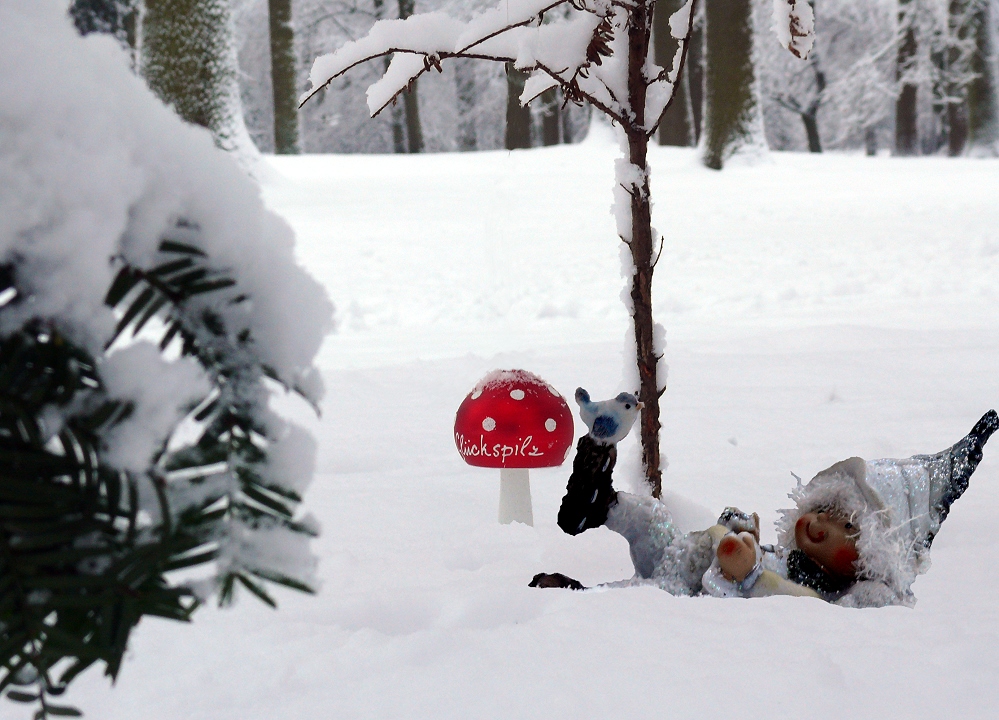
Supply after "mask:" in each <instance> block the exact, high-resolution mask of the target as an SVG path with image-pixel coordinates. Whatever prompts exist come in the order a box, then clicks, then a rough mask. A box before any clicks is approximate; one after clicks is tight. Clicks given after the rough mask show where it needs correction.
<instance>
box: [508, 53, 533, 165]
mask: <svg viewBox="0 0 999 720" xmlns="http://www.w3.org/2000/svg"><path fill="white" fill-rule="evenodd" d="M525 83H527V73H524V72H521V71H520V70H518V69H517V68H515V67H514V65H513V63H512V62H508V63H507V64H506V132H505V133H504V136H503V137H504V143H503V145H504V147H505V148H506V149H507V150H522V149H525V148H529V147H531V110H530V108H528V107H527V106H526V105H524V104H522V103H521V102H520V96H521V95H523V94H524V85H525Z"/></svg>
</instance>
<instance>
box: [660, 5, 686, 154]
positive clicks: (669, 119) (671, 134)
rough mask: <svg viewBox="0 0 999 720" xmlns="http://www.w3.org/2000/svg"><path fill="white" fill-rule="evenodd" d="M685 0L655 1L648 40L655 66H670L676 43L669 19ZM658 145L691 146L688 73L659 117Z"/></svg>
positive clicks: (681, 78)
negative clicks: (650, 33)
mask: <svg viewBox="0 0 999 720" xmlns="http://www.w3.org/2000/svg"><path fill="white" fill-rule="evenodd" d="M685 4H686V0H658V2H657V3H656V8H655V12H654V14H653V18H652V21H653V31H652V40H653V48H654V50H655V52H654V59H655V62H656V65H659V67H662V68H666V69H667V70H668V69H669V68H671V67H672V65H673V57H674V56H675V55H676V50H677V48H678V47H679V42H678V41H677V40H674V39H673V35H672V34H671V32H670V27H669V18H670V16H671V15H672V14H673V13H675V12H676V11H677V10H679V9H680V8H681V7H683V6H684V5H685ZM659 144H660V145H674V146H679V147H689V146H691V145H693V144H694V118H693V113H692V112H691V107H690V73H689V72H684V73H682V74H681V76H680V78H679V79H678V83H677V88H676V91H675V94H674V96H673V103H672V104H671V105H670V107H669V109H668V110H667V111H666V113H665V114H664V115H663V118H662V122H660V124H659Z"/></svg>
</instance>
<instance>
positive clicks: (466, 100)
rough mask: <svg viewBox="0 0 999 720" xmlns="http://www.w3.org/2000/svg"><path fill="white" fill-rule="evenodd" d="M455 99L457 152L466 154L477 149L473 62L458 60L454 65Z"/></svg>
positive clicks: (463, 59) (465, 59) (464, 59)
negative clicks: (456, 105)
mask: <svg viewBox="0 0 999 720" xmlns="http://www.w3.org/2000/svg"><path fill="white" fill-rule="evenodd" d="M454 85H455V97H456V100H457V102H458V150H460V151H461V152H468V151H470V150H475V149H476V148H477V147H478V134H477V133H476V130H475V99H476V88H475V61H474V60H469V59H467V58H458V59H457V60H455V63H454Z"/></svg>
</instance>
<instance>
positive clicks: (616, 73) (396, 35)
mask: <svg viewBox="0 0 999 720" xmlns="http://www.w3.org/2000/svg"><path fill="white" fill-rule="evenodd" d="M564 5H568V6H570V8H571V11H570V12H569V13H567V15H566V16H565V17H562V18H559V19H556V20H554V21H553V22H545V20H546V19H549V20H550V19H551V18H552V15H549V16H547V18H546V13H549V11H551V10H554V9H556V8H558V7H559V6H564ZM692 5H693V0H691V1H690V2H688V3H687V4H686V5H685V6H684V7H683V8H681V9H680V11H678V12H677V13H675V14H674V16H673V17H672V18H671V20H670V29H671V31H672V34H673V37H674V38H676V39H677V40H678V41H679V48H678V50H677V54H676V57H675V58H674V61H673V67H672V68H669V69H664V68H660V67H658V66H656V65H654V64H652V63H649V64H648V66H647V68H646V76H647V78H648V80H647V96H648V101H647V103H646V108H647V109H646V112H645V113H644V117H645V118H646V120H645V121H644V122H642V123H641V126H640V127H639V126H638V125H636V123H635V119H636V115H635V112H634V110H633V107H632V101H633V100H632V99H631V98H630V97H629V91H628V55H629V45H628V43H629V37H628V31H627V28H628V19H629V15H630V13H631V12H632V11H633V10H634V3H632V2H620V1H617V0H501V1H500V2H499V3H498V4H497V5H496V6H495V7H494V8H493V9H492V10H489V11H486V12H484V13H482V14H480V15H478V16H476V17H474V18H472V19H471V20H469V21H461V20H457V19H455V18H452V17H450V16H449V15H446V14H445V13H441V12H433V13H426V14H423V15H414V16H412V17H409V18H406V19H405V20H382V21H380V22H378V23H375V25H374V27H372V29H371V31H370V32H369V33H368V34H367V35H366V36H365V37H363V38H361V39H360V40H356V41H352V42H348V43H346V44H345V45H343V46H342V47H341V48H340V49H339V50H337V51H336V52H334V53H332V54H329V55H324V56H322V57H320V58H318V59H317V60H316V61H315V64H314V65H313V68H312V72H311V74H310V80H311V81H312V88H311V89H310V90H309V91H308V92H307V93H305V94H304V95H303V96H302V98H301V103H302V104H304V103H305V102H307V101H308V100H309V99H310V98H311V97H312V96H313V95H315V94H316V93H317V92H319V91H320V90H321V89H322V88H324V87H326V86H328V85H329V83H330V82H331V81H332V80H334V79H335V78H337V77H339V76H341V75H343V74H344V73H345V72H347V71H348V70H350V69H351V68H353V67H356V66H357V65H360V64H362V63H365V62H367V61H369V60H373V59H375V58H379V57H384V56H386V55H393V59H392V62H391V63H390V64H389V66H388V69H387V70H386V72H385V74H384V75H383V76H382V77H381V79H379V80H378V81H377V82H375V83H374V84H373V85H371V86H370V87H369V88H368V92H367V95H368V109H369V111H370V112H371V115H372V116H374V115H377V114H378V113H380V112H381V111H382V110H384V109H385V107H387V106H388V105H389V104H391V103H392V102H394V101H395V99H396V98H397V97H398V96H399V94H401V93H402V92H404V91H406V89H407V88H409V87H411V86H412V83H413V82H414V81H415V80H416V79H417V78H419V76H420V75H422V74H423V73H425V72H427V71H428V70H430V69H432V68H433V69H436V70H438V71H440V70H441V62H442V61H444V60H448V59H452V58H471V59H481V60H493V61H498V62H510V63H513V64H514V66H515V67H516V68H517V69H519V70H523V71H527V72H531V77H530V78H529V80H528V82H527V84H526V85H525V87H524V92H523V94H522V95H521V98H520V99H521V102H522V103H523V104H525V105H526V104H527V103H529V102H531V101H532V100H534V99H535V98H537V97H538V96H539V95H541V94H542V93H543V92H545V91H546V90H549V89H551V88H554V87H560V88H561V89H562V90H563V92H564V93H565V96H566V98H567V99H569V100H571V101H573V102H576V103H584V102H585V103H590V104H591V105H593V106H594V107H596V108H597V109H599V110H601V111H602V112H603V113H605V114H606V115H607V116H608V117H610V118H611V119H613V120H615V121H617V122H619V123H620V124H622V125H623V126H624V127H626V128H628V129H629V130H630V131H635V132H638V131H643V132H645V134H646V135H647V136H651V134H652V133H654V132H655V130H656V128H657V127H658V124H659V119H660V117H661V116H662V114H663V112H664V111H665V109H666V108H667V107H668V105H669V103H670V101H671V99H672V97H673V87H674V84H675V82H676V78H677V77H678V75H679V73H680V72H681V70H682V67H683V62H684V58H685V57H686V48H687V41H688V38H689V37H690V32H691V24H692V22H693V17H692V13H691V7H692ZM553 14H554V13H553ZM633 126H634V127H633Z"/></svg>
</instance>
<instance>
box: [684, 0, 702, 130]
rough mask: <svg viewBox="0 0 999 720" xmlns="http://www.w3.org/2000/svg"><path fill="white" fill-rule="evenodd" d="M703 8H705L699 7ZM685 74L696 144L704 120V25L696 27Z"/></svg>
mask: <svg viewBox="0 0 999 720" xmlns="http://www.w3.org/2000/svg"><path fill="white" fill-rule="evenodd" d="M699 7H703V6H699ZM685 67H686V69H685V70H684V71H683V74H684V75H686V76H687V81H686V84H687V89H688V90H689V91H690V115H691V118H692V120H693V123H694V144H697V143H699V142H700V141H701V128H702V127H703V119H704V25H703V23H702V24H699V25H695V26H694V30H693V34H692V35H691V36H690V44H689V45H688V46H687V62H686V63H685Z"/></svg>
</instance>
